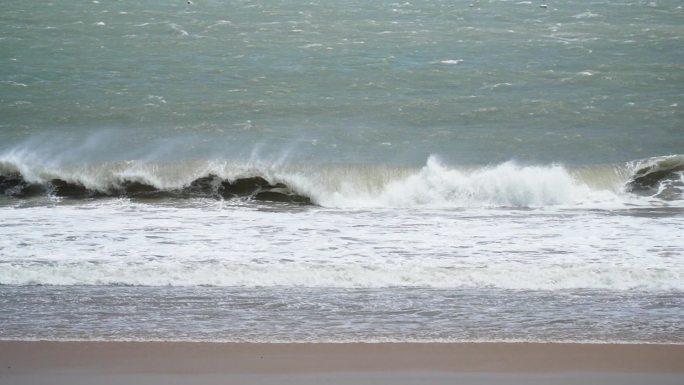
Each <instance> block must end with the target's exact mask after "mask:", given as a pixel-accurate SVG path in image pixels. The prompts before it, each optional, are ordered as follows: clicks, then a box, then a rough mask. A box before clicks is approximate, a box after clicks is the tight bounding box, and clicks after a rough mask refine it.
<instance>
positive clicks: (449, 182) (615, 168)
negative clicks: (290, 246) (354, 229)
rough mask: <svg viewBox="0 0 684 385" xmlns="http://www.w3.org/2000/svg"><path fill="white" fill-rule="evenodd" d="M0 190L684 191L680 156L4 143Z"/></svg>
mask: <svg viewBox="0 0 684 385" xmlns="http://www.w3.org/2000/svg"><path fill="white" fill-rule="evenodd" d="M0 194H1V195H4V196H5V197H8V199H28V198H32V197H46V196H47V197H57V198H64V199H97V198H103V197H125V198H132V199H183V198H215V199H246V200H256V201H275V202H286V203H292V204H316V205H320V206H325V207H406V208H410V207H521V208H524V207H545V206H581V207H586V206H595V205H605V204H608V205H615V204H617V205H641V204H647V205H652V204H668V205H673V204H677V203H676V202H677V201H682V200H684V155H674V156H667V157H658V158H650V159H645V160H638V161H633V162H629V163H626V164H622V165H606V166H592V167H579V168H568V167H565V166H562V165H558V164H551V165H521V164H518V163H516V162H513V161H510V162H505V163H501V164H498V165H491V166H483V167H453V166H449V165H445V164H443V163H442V162H441V161H440V160H439V159H438V158H437V157H435V156H431V157H430V158H429V159H428V160H427V162H426V164H425V166H423V167H421V168H410V167H390V166H384V165H282V164H268V163H260V162H242V163H241V162H237V161H228V160H186V161H175V162H152V161H120V162H104V163H98V164H80V165H79V164H67V165H64V164H49V163H45V162H35V161H32V160H31V157H30V156H27V155H26V153H14V152H10V153H9V154H5V155H4V156H1V157H0Z"/></svg>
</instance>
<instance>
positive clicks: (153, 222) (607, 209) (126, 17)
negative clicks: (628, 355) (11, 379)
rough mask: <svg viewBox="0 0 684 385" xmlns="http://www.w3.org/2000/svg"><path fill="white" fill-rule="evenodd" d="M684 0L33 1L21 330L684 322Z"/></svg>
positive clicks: (5, 263)
mask: <svg viewBox="0 0 684 385" xmlns="http://www.w3.org/2000/svg"><path fill="white" fill-rule="evenodd" d="M541 5H544V6H545V7H542V6H541ZM682 7H683V6H682V4H680V2H678V1H670V0H667V1H655V2H649V1H633V0H628V1H626V2H621V3H616V2H609V1H603V2H591V3H589V2H584V1H565V2H560V3H555V2H545V3H541V2H536V1H504V0H491V1H426V0H420V1H411V2H393V1H373V2H371V1H334V2H333V1H327V0H325V1H299V0H297V1H287V2H284V1H218V0H206V1H202V0H197V1H193V2H191V3H188V2H186V1H164V2H162V1H156V0H155V1H144V2H133V1H118V2H107V1H99V2H98V1H85V2H73V1H51V2H37V1H7V2H5V3H4V4H3V6H2V8H3V9H2V12H0V63H1V64H0V308H2V309H3V311H2V313H1V314H0V338H2V339H46V340H65V339H67V340H72V339H76V340H80V339H84V340H93V339H94V340H203V341H265V342H274V341H280V342H282V341H368V342H370V341H575V342H578V341H583V342H629V341H636V342H642V343H684V123H683V122H684V112H683V111H684V110H683V109H682V105H683V103H684V50H683V49H682V43H683V42H682V38H684V24H682V23H681V20H683V19H684V9H682Z"/></svg>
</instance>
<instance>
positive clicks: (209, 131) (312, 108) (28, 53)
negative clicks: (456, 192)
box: [0, 0, 684, 165]
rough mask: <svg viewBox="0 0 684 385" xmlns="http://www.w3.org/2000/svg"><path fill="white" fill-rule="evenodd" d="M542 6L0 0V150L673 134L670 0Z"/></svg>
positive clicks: (639, 153) (408, 159)
mask: <svg viewBox="0 0 684 385" xmlns="http://www.w3.org/2000/svg"><path fill="white" fill-rule="evenodd" d="M538 5H539V4H538V3H537V2H530V3H525V2H514V1H479V2H468V1H413V2H403V3H402V2H397V3H395V2H392V1H373V2H371V1H341V2H340V1H287V2H285V1H282V2H281V1H216V0H206V1H197V2H194V3H193V4H190V5H189V4H187V3H186V2H184V1H142V2H141V1H137V2H136V1H117V2H109V1H101V2H91V1H87V2H73V1H51V2H47V3H46V2H38V1H6V2H4V3H3V6H2V7H3V11H2V13H1V14H0V60H1V64H0V149H8V148H13V147H15V146H16V145H17V143H19V142H22V141H24V140H26V139H28V138H34V140H37V141H38V142H39V143H41V144H45V142H48V143H49V145H50V146H47V147H50V148H52V149H57V150H55V151H57V152H63V151H65V150H66V151H72V152H73V149H72V148H73V146H76V145H80V147H87V146H83V142H84V141H88V140H89V142H88V143H89V146H90V147H88V148H91V149H92V148H95V150H93V151H91V152H89V153H85V154H84V155H83V156H84V157H85V158H89V157H92V158H108V159H130V158H142V157H145V156H148V155H149V154H153V157H166V158H188V157H211V158H216V157H218V158H228V159H244V158H246V157H248V156H250V154H252V151H253V150H254V149H255V147H258V149H259V150H260V151H261V154H267V155H269V156H273V157H276V158H278V157H287V158H288V159H306V160H315V161H325V162H332V163H337V162H350V161H353V162H370V163H403V164H406V163H408V164H412V165H418V164H424V162H425V159H427V157H428V156H429V155H430V154H436V155H439V156H440V157H441V158H442V159H445V160H447V161H448V162H450V163H453V164H455V163H458V164H461V163H467V164H487V163H491V162H501V161H506V160H509V159H518V160H523V161H531V162H542V163H548V162H556V161H560V162H566V163H584V164H586V163H610V162H618V161H620V162H621V161H628V160H635V159H641V158H647V157H651V156H660V155H667V154H677V153H681V152H682V148H684V125H683V123H682V122H683V121H684V112H683V107H684V100H683V99H684V49H682V45H683V42H682V37H683V36H684V24H682V22H681V21H682V20H683V19H684V10H682V4H681V2H679V1H674V0H673V1H668V0H665V1H659V2H657V3H650V2H647V1H628V2H624V3H622V2H621V3H617V2H613V1H603V2H591V3H589V2H584V1H565V2H562V3H558V4H550V5H549V7H548V8H540V7H539V6H538ZM103 133H104V134H103ZM36 135H38V139H35V138H36ZM40 135H43V136H40ZM103 137H104V139H103ZM32 145H33V144H32ZM42 147H43V148H41V149H40V150H42V151H46V150H47V149H46V148H44V147H46V146H42ZM170 147H173V150H169V148H170ZM274 154H275V155H274ZM262 156H266V155H262Z"/></svg>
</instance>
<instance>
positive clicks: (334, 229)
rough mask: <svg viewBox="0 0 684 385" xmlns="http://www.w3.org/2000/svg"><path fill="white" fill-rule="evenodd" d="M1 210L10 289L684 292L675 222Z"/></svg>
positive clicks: (220, 209)
mask: <svg viewBox="0 0 684 385" xmlns="http://www.w3.org/2000/svg"><path fill="white" fill-rule="evenodd" d="M0 216H1V217H2V218H3V226H2V227H0V284H13V285H26V284H50V285H112V284H116V285H144V286H166V285H172V286H197V285H214V286H242V287H260V286H268V287H277V286H283V287H340V288H346V287H350V288H351V287H363V288H383V287H428V288H483V287H493V288H504V289H520V290H564V289H585V288H587V289H607V290H684V260H682V258H684V245H682V243H681V239H680V236H679V234H682V233H684V224H683V223H682V221H681V219H680V218H678V217H677V216H671V217H667V216H661V217H653V218H650V217H648V216H639V215H635V216H632V215H617V216H616V215H612V214H610V213H603V212H600V211H598V212H594V211H586V210H572V211H564V210H559V211H553V210H548V209H546V210H534V211H530V210H488V209H469V210H444V209H438V210H437V209H411V210H397V209H366V210H346V209H322V208H311V209H307V210H303V211H288V210H286V211H278V210H275V211H274V210H270V209H267V210H261V209H257V208H256V207H253V206H244V205H241V204H237V205H226V204H225V203H223V202H217V201H204V202H196V203H194V204H189V205H186V206H180V207H179V206H177V205H173V206H166V205H150V204H137V203H131V202H129V201H126V200H108V201H95V202H91V203H83V204H79V205H69V204H68V205H53V206H50V207H45V206H38V207H29V208H21V209H16V208H13V207H6V206H5V207H0Z"/></svg>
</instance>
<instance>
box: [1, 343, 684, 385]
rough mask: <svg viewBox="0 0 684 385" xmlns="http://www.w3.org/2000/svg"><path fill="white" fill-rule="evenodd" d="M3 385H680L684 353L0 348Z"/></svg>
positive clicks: (656, 349)
mask: <svg viewBox="0 0 684 385" xmlns="http://www.w3.org/2000/svg"><path fill="white" fill-rule="evenodd" d="M0 363H1V364H2V366H1V367H0V382H1V383H2V384H7V385H10V384H12V385H14V384H125V383H136V384H186V383H187V384H189V383H192V384H219V383H221V384H283V383H285V384H288V383H292V384H360V383H374V384H376V383H377V384H404V383H405V384H412V383H421V384H423V383H427V384H447V383H449V384H453V383H458V384H489V383H496V384H523V383H539V384H593V383H601V384H611V383H615V384H645V383H649V384H681V383H683V382H684V346H683V345H626V344H544V343H541V344H538V343H441V344H433V343H378V344H376V343H342V344H326V343H319V344H309V343H302V344H259V343H200V342H26V341H3V342H0Z"/></svg>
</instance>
